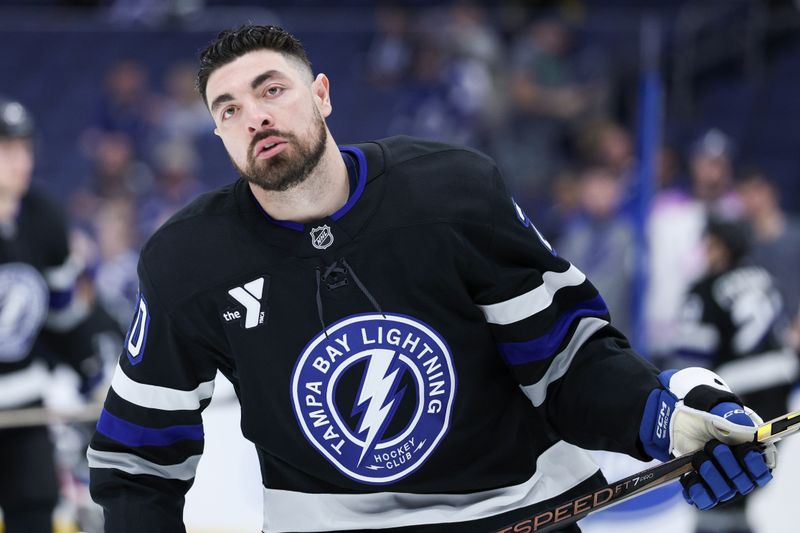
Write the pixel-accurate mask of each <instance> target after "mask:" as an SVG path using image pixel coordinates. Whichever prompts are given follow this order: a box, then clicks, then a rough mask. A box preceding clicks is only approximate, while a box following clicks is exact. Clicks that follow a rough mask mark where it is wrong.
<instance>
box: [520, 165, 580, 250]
mask: <svg viewBox="0 0 800 533" xmlns="http://www.w3.org/2000/svg"><path fill="white" fill-rule="evenodd" d="M515 199H516V200H517V202H518V203H519V204H520V205H522V206H523V207H525V208H526V211H529V212H531V213H536V212H539V211H540V209H537V208H536V207H533V206H534V205H535V204H536V203H539V202H536V198H530V197H527V196H525V195H524V191H523V194H516V195H515ZM548 200H549V201H548V204H547V205H546V206H543V207H542V208H541V212H542V215H541V216H537V217H536V225H537V227H539V228H540V229H541V230H542V233H543V234H544V235H547V238H548V239H549V240H550V242H552V243H554V244H555V245H556V248H557V249H558V248H560V246H559V243H560V242H561V239H562V238H563V237H564V234H565V233H566V232H567V231H568V230H569V228H570V227H571V225H572V220H573V219H574V218H575V217H576V216H578V214H579V212H580V207H581V183H580V175H579V173H578V171H577V170H575V169H573V168H565V169H564V170H562V171H561V172H560V173H559V174H558V176H556V178H555V179H554V180H553V184H552V186H551V189H550V198H549V199H548ZM529 206H531V207H529Z"/></svg>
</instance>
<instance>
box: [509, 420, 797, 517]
mask: <svg viewBox="0 0 800 533" xmlns="http://www.w3.org/2000/svg"><path fill="white" fill-rule="evenodd" d="M798 429H800V411H795V412H792V413H788V414H785V415H783V416H779V417H778V418H775V419H774V420H770V421H769V422H766V423H765V424H763V425H761V426H759V427H758V430H757V431H756V434H755V437H754V438H753V441H754V442H755V443H757V444H768V443H771V442H776V441H778V440H780V439H782V438H783V437H785V436H787V435H790V434H792V433H794V432H796V431H797V430H798ZM692 455H693V454H687V455H682V456H680V457H677V458H675V459H672V460H670V461H667V462H666V463H661V464H659V465H656V466H654V467H652V468H648V469H647V470H643V471H641V472H638V473H636V474H633V475H632V476H629V477H626V478H624V479H621V480H619V481H615V482H614V483H609V484H608V485H606V486H605V487H602V488H600V489H597V490H595V491H593V492H590V493H588V494H584V495H583V496H580V497H578V498H575V499H572V500H569V501H566V502H564V503H563V504H561V505H559V506H558V507H553V508H551V509H547V510H545V511H542V512H540V513H538V514H536V515H535V516H532V517H530V518H526V519H523V520H519V521H518V522H515V523H513V524H510V525H508V526H506V527H504V528H501V529H496V530H494V533H546V532H548V531H553V530H555V529H557V528H562V527H564V526H566V525H569V524H571V523H573V522H576V521H578V520H580V519H581V518H585V517H586V516H587V515H588V514H589V513H593V512H595V511H599V510H600V509H608V508H609V507H613V506H615V505H619V504H620V503H622V502H625V501H627V500H629V499H631V498H634V497H636V496H640V495H642V494H644V493H646V492H649V491H651V490H653V489H656V488H658V487H660V486H662V485H664V484H665V483H668V482H670V481H672V480H675V479H677V478H679V477H681V476H682V475H684V474H687V473H689V472H691V471H692V469H693V467H692Z"/></svg>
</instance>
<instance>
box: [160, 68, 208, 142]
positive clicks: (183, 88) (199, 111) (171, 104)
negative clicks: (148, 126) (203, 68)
mask: <svg viewBox="0 0 800 533" xmlns="http://www.w3.org/2000/svg"><path fill="white" fill-rule="evenodd" d="M196 74H197V72H196V69H195V66H194V64H191V63H176V64H174V65H172V66H171V67H170V68H169V70H168V71H167V75H166V80H165V86H166V91H167V93H166V95H165V97H164V98H163V99H162V100H161V102H160V103H159V105H158V113H157V114H156V116H157V119H156V127H157V129H158V140H159V141H161V140H163V139H165V138H166V139H171V138H173V137H186V138H187V139H190V140H192V139H195V138H196V137H198V136H202V135H210V134H211V132H212V131H213V130H214V121H213V120H211V116H210V115H209V113H208V109H207V108H206V106H205V104H204V103H203V101H202V100H201V99H200V97H199V96H198V95H197V89H195V86H194V83H195V76H196Z"/></svg>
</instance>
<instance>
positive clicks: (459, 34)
mask: <svg viewBox="0 0 800 533" xmlns="http://www.w3.org/2000/svg"><path fill="white" fill-rule="evenodd" d="M443 32H444V39H445V41H446V42H447V43H448V46H450V49H451V50H452V52H453V53H454V54H455V55H456V56H457V57H461V58H470V59H473V60H475V61H478V62H479V63H481V64H483V65H484V66H485V67H486V68H487V69H488V70H490V71H492V72H496V71H497V70H499V68H500V66H501V64H502V61H503V47H502V43H501V41H500V35H499V34H498V31H497V28H495V27H494V26H493V25H492V24H491V21H490V20H489V19H488V17H487V13H486V10H485V9H484V8H483V7H482V6H481V5H480V4H479V3H478V2H475V1H474V0H456V1H454V2H453V4H452V5H451V6H450V13H449V19H448V23H447V24H446V25H445V27H444V28H443Z"/></svg>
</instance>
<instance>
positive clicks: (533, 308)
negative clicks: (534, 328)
mask: <svg viewBox="0 0 800 533" xmlns="http://www.w3.org/2000/svg"><path fill="white" fill-rule="evenodd" d="M585 280H586V276H585V275H584V273H583V272H581V271H580V270H578V269H577V268H576V267H575V266H574V265H570V267H569V269H568V270H567V271H565V272H545V273H544V274H543V275H542V284H541V285H539V286H538V287H536V288H535V289H533V290H531V291H528V292H526V293H525V294H520V295H519V296H517V297H515V298H511V299H510V300H506V301H505V302H499V303H496V304H490V305H480V306H478V307H480V308H481V311H483V314H484V315H485V316H486V321H487V322H489V323H490V324H498V325H500V326H505V325H508V324H513V323H514V322H519V321H520V320H524V319H526V318H528V317H529V316H533V315H535V314H536V313H539V312H541V311H544V310H545V309H547V308H548V307H549V306H550V304H551V303H553V296H554V295H555V293H556V291H558V290H559V289H563V288H564V287H574V286H576V285H580V284H581V283H583V282H584V281H585Z"/></svg>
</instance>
